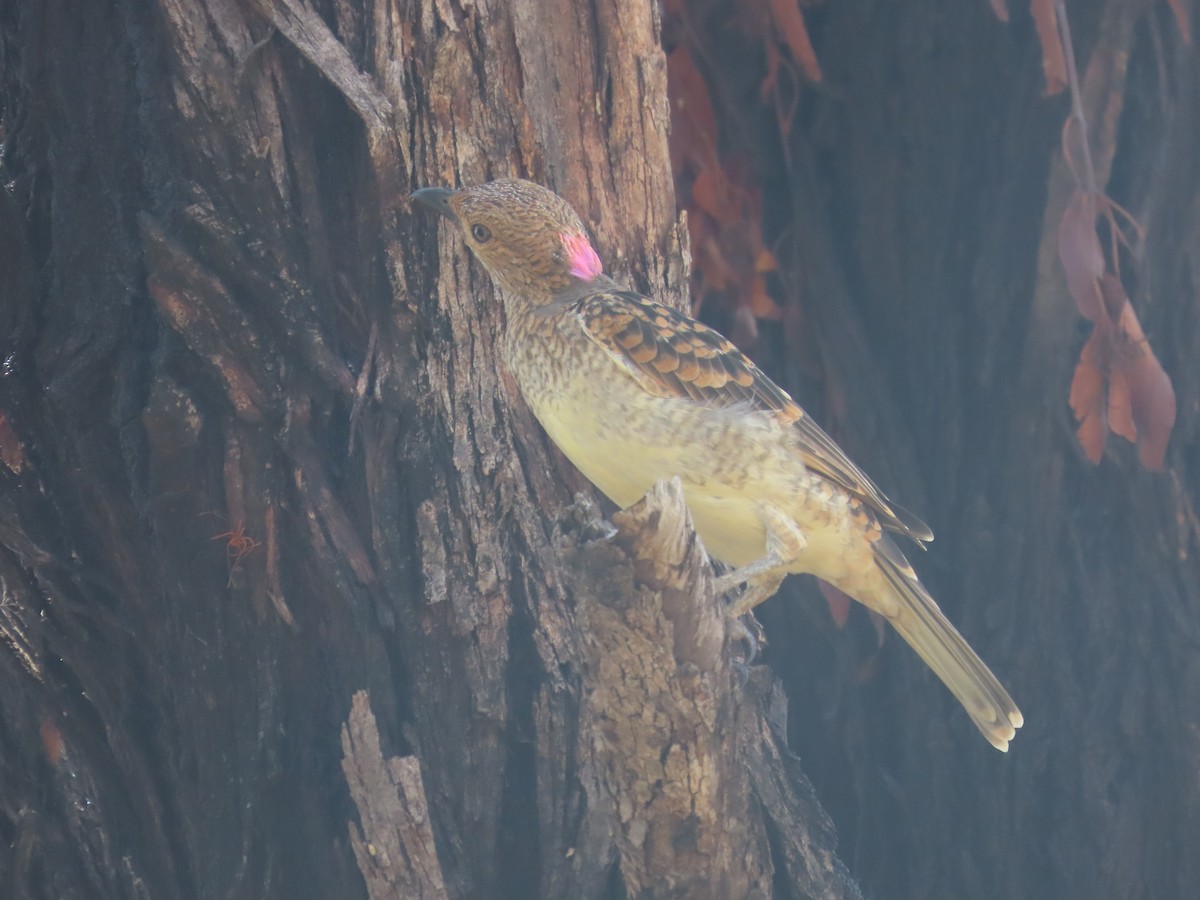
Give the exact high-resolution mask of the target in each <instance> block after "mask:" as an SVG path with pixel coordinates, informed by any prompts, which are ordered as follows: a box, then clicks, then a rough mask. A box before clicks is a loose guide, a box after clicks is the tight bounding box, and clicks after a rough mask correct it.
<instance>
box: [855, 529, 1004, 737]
mask: <svg viewBox="0 0 1200 900" xmlns="http://www.w3.org/2000/svg"><path fill="white" fill-rule="evenodd" d="M888 545H890V546H888ZM875 559H876V562H877V564H878V565H879V568H880V570H881V571H882V572H883V575H884V578H885V579H886V581H887V583H888V585H889V587H891V589H892V592H893V593H894V595H895V597H896V598H897V599H898V600H899V603H898V610H899V611H898V613H897V615H895V616H894V617H889V621H890V622H891V623H892V625H893V627H895V629H896V630H897V631H898V632H900V636H901V637H902V638H904V640H906V641H908V643H909V645H910V646H911V647H912V648H913V649H914V650H916V651H917V653H918V655H920V657H921V659H923V660H925V663H926V664H927V665H928V666H929V668H931V669H933V672H934V674H935V675H937V677H938V678H940V679H941V680H942V683H943V684H945V685H946V687H948V688H949V689H950V693H952V694H953V695H954V696H955V697H956V698H957V699H958V702H959V703H961V704H962V705H963V708H964V709H965V710H966V711H967V713H968V715H970V717H971V719H972V721H974V723H975V727H977V728H978V729H979V730H980V731H981V732H983V736H984V737H985V738H987V739H988V741H989V742H990V743H991V745H992V746H993V747H995V748H996V749H997V750H1001V751H1004V752H1008V742H1009V741H1011V740H1012V739H1013V738H1014V737H1015V736H1016V733H1017V729H1018V728H1020V727H1021V726H1022V725H1023V724H1024V723H1025V719H1024V717H1023V716H1022V715H1021V711H1020V710H1019V709H1017V705H1016V704H1015V703H1013V701H1012V698H1011V697H1010V696H1008V691H1006V690H1004V687H1003V686H1002V685H1001V684H1000V682H999V681H997V680H996V676H995V675H993V674H992V673H991V670H990V669H988V667H987V666H986V665H984V662H983V660H982V659H980V658H979V656H978V655H977V654H976V653H975V651H974V650H972V649H971V646H970V644H968V643H967V641H966V638H964V637H963V636H962V635H961V634H959V633H958V630H957V629H956V628H955V627H954V626H953V625H951V624H950V620H949V619H947V618H946V617H945V615H943V614H942V611H941V610H940V609H939V608H938V605H937V603H936V602H934V599H933V598H932V597H930V596H929V593H928V592H927V591H926V590H925V588H924V586H923V585H922V584H921V582H920V581H918V580H917V576H916V573H915V572H913V570H912V567H911V566H909V564H908V561H907V560H906V559H905V558H904V556H903V555H902V554H901V553H900V551H899V550H898V549H897V548H896V546H895V545H894V544H892V542H891V540H890V538H887V537H885V538H884V539H883V541H881V542H880V544H878V545H876V555H875ZM888 605H889V606H892V605H893V604H888Z"/></svg>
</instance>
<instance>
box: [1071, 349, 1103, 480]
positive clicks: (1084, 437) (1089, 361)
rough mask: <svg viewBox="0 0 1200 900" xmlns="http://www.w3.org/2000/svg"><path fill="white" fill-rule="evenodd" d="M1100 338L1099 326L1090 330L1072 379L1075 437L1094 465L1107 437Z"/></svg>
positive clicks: (1097, 461) (1072, 409)
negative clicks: (1077, 425) (1076, 425)
mask: <svg viewBox="0 0 1200 900" xmlns="http://www.w3.org/2000/svg"><path fill="white" fill-rule="evenodd" d="M1102 341H1103V338H1102V337H1101V336H1100V329H1098V328H1094V329H1092V336H1091V337H1090V338H1088V342H1087V343H1086V344H1084V345H1083V350H1082V352H1080V354H1079V362H1078V364H1077V365H1076V366H1075V375H1074V377H1073V378H1072V379H1071V393H1070V403H1071V411H1072V412H1073V413H1075V421H1077V422H1078V423H1079V430H1078V431H1077V432H1076V437H1077V438H1078V439H1079V445H1080V446H1081V447H1082V448H1083V453H1084V455H1085V456H1086V457H1087V458H1088V459H1089V460H1090V461H1091V462H1092V463H1093V464H1095V463H1099V462H1100V458H1101V457H1102V456H1103V455H1104V444H1105V441H1106V440H1107V437H1108V425H1107V422H1106V421H1105V402H1104V373H1103V372H1102V371H1101V366H1100V364H1099V357H1100V356H1102V355H1103V351H1102V350H1101V349H1100V348H1101V346H1102Z"/></svg>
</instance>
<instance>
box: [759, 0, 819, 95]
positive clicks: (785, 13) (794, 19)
mask: <svg viewBox="0 0 1200 900" xmlns="http://www.w3.org/2000/svg"><path fill="white" fill-rule="evenodd" d="M768 2H769V3H770V7H771V18H772V19H773V20H774V22H775V27H776V28H777V29H779V33H780V35H781V36H782V37H783V42H784V43H785V44H787V46H788V49H789V50H791V51H792V56H793V58H795V60H796V62H797V63H799V64H800V68H802V69H803V70H804V74H805V75H807V76H808V79H809V80H810V81H820V80H821V64H820V63H819V62H818V61H817V54H816V51H815V50H813V45H812V41H811V40H809V37H808V28H806V27H805V25H804V15H803V14H802V13H801V12H800V4H799V0H768Z"/></svg>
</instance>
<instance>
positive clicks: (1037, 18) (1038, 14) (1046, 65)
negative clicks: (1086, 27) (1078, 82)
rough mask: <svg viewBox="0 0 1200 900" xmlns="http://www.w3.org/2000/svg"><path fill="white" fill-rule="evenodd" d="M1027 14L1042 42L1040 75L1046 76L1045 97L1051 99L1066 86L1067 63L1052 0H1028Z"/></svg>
mask: <svg viewBox="0 0 1200 900" xmlns="http://www.w3.org/2000/svg"><path fill="white" fill-rule="evenodd" d="M1029 12H1030V13H1031V14H1032V15H1033V23H1034V25H1036V26H1037V33H1038V38H1040V39H1041V42H1042V73H1043V74H1044V75H1045V76H1046V96H1047V97H1051V96H1053V95H1054V94H1057V93H1058V92H1059V91H1061V90H1062V89H1063V88H1065V87H1066V86H1067V61H1066V58H1065V57H1064V56H1063V48H1062V40H1061V39H1060V38H1059V36H1058V20H1057V19H1055V18H1054V0H1029Z"/></svg>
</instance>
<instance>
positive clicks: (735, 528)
mask: <svg viewBox="0 0 1200 900" xmlns="http://www.w3.org/2000/svg"><path fill="white" fill-rule="evenodd" d="M413 199H414V200H416V201H418V202H420V203H423V204H425V205H426V206H429V207H432V208H434V209H436V210H437V211H438V212H441V213H442V214H444V215H445V216H447V217H448V218H449V219H450V220H451V221H452V222H453V223H454V224H455V225H456V226H457V228H458V230H459V231H460V232H461V234H462V236H463V239H464V240H465V241H466V243H467V246H469V247H470V248H471V250H472V252H474V254H475V255H476V256H477V257H478V258H479V260H480V261H481V262H482V263H483V264H484V266H485V267H486V268H487V270H488V272H489V273H490V274H491V276H492V279H493V280H494V281H495V283H496V286H497V287H498V288H499V291H500V296H501V298H502V300H503V303H504V308H505V313H506V315H507V319H508V327H507V331H506V335H505V341H504V348H503V350H504V358H505V361H506V363H507V364H508V366H509V368H510V369H511V370H512V372H513V375H514V376H515V377H516V380H517V383H518V384H519V385H520V387H521V391H522V393H523V395H524V396H525V399H526V401H527V402H528V403H529V405H530V407H531V409H532V410H533V412H534V415H536V416H537V418H538V421H540V422H541V423H542V425H543V426H544V427H545V429H546V431H547V432H548V433H549V435H550V437H551V439H552V440H553V441H554V442H555V444H557V445H558V447H559V449H561V450H562V451H563V453H564V454H566V456H567V457H568V458H569V459H570V460H571V461H572V462H573V463H574V464H575V465H576V466H577V467H578V468H579V469H580V471H582V472H583V474H584V475H586V476H587V477H588V479H590V480H591V481H592V483H593V484H595V485H596V486H597V487H599V488H600V490H602V491H603V492H604V493H605V494H607V495H608V497H609V498H611V499H612V500H613V501H614V502H615V503H617V504H618V505H620V506H622V507H624V506H629V505H630V504H632V503H634V502H636V501H637V500H638V499H639V498H640V497H641V496H642V495H643V494H644V493H645V492H646V491H647V490H649V489H650V487H651V486H652V485H653V484H654V483H655V482H656V481H657V480H659V479H661V478H671V477H674V476H678V477H679V478H680V480H681V482H682V484H683V489H684V495H685V497H686V499H687V503H688V508H689V510H690V511H691V513H692V518H693V520H694V521H695V524H696V530H697V532H699V534H700V536H701V538H702V539H703V541H704V544H705V547H706V548H707V549H708V551H709V552H710V553H711V554H712V555H713V556H714V557H715V558H716V559H719V560H721V561H722V562H725V563H727V564H729V565H731V566H736V567H740V568H738V569H736V570H735V572H734V573H733V574H732V575H730V576H725V578H724V579H723V583H725V584H731V585H732V584H739V583H742V582H746V583H747V588H746V591H745V593H744V594H743V596H742V597H741V598H740V599H739V600H738V601H737V602H736V603H735V604H734V606H733V610H732V612H733V614H735V615H740V614H741V613H743V612H745V611H746V610H748V609H750V608H751V607H753V606H754V605H755V604H757V603H760V602H762V601H763V600H766V599H767V598H768V597H770V596H771V595H772V594H773V593H774V592H775V591H776V590H777V589H778V586H779V583H780V582H781V581H782V579H783V577H784V576H785V575H786V574H788V573H790V572H809V573H812V574H814V575H817V576H818V577H820V578H822V579H824V580H825V581H827V582H829V583H830V584H832V585H834V586H836V587H837V588H839V589H840V590H842V591H844V592H845V593H847V594H849V595H850V596H851V597H854V598H855V599H856V600H858V601H859V602H861V603H863V604H864V605H865V606H867V607H868V608H869V609H872V610H874V611H875V612H877V613H879V614H880V615H882V616H884V617H885V618H887V619H888V621H890V622H891V623H892V625H893V626H894V627H895V628H896V630H897V631H898V632H899V633H900V635H901V636H902V637H903V638H904V639H905V640H906V641H908V643H909V644H910V645H911V646H912V647H913V649H915V650H916V651H917V653H918V654H920V656H921V658H922V659H924V660H925V662H926V663H927V664H928V665H929V667H930V668H931V669H933V671H934V672H935V673H936V674H937V676H938V677H939V678H940V679H941V680H942V681H943V682H944V683H945V684H946V686H947V687H948V688H949V689H950V691H951V692H952V693H953V694H954V696H955V697H956V698H958V700H959V702H960V703H962V705H963V707H964V708H965V709H966V710H967V712H968V713H969V714H970V716H971V718H972V720H973V721H974V722H975V724H976V726H977V727H978V728H979V730H980V731H981V732H982V733H983V735H984V736H985V737H986V738H987V739H988V740H989V741H990V742H991V743H992V745H993V746H995V747H997V748H998V749H1000V750H1007V749H1008V742H1009V741H1010V740H1011V739H1012V738H1013V737H1014V736H1015V734H1016V729H1017V728H1020V727H1021V725H1022V723H1023V719H1022V716H1021V713H1020V711H1019V710H1018V709H1017V707H1016V704H1014V703H1013V701H1012V699H1011V698H1010V697H1009V696H1008V694H1007V692H1006V691H1005V690H1004V688H1003V687H1002V686H1001V685H1000V683H999V682H998V681H997V680H996V678H995V676H994V675H992V673H991V672H990V671H989V670H988V668H987V666H986V665H984V663H983V662H982V660H980V659H979V657H978V656H977V655H976V654H975V652H974V651H973V650H972V649H971V648H970V646H969V645H968V644H967V642H966V640H964V639H963V637H962V635H960V634H959V633H958V632H957V631H956V630H955V628H954V626H953V625H951V624H950V622H949V621H948V620H947V619H946V617H945V616H944V615H943V614H942V612H941V610H940V609H939V608H938V606H937V604H936V603H935V602H934V601H933V598H931V597H930V596H929V594H928V593H927V592H926V591H925V588H924V587H923V586H922V585H921V583H920V581H919V580H918V579H917V576H916V574H915V573H914V572H913V570H912V568H911V567H910V566H909V564H908V561H907V560H906V559H905V558H904V555H903V554H902V553H901V552H900V549H899V547H898V546H897V545H896V543H895V542H894V541H893V540H892V538H891V535H890V534H889V532H891V533H898V534H903V535H905V536H907V537H909V538H912V539H913V540H916V541H918V542H921V541H927V540H930V539H932V537H933V535H932V533H931V532H930V531H929V529H928V528H927V527H926V526H925V525H924V523H922V522H921V521H920V520H919V519H917V518H916V517H915V516H913V515H912V514H910V513H908V512H905V511H904V510H903V509H901V508H900V507H898V506H896V505H895V504H894V503H892V502H891V501H890V500H888V499H887V497H885V496H884V494H883V492H882V491H880V490H879V488H877V487H876V486H875V485H874V484H873V483H872V481H871V479H870V478H868V477H867V476H866V475H865V474H864V473H863V472H862V470H861V469H859V468H858V466H856V465H855V464H854V463H853V462H851V461H850V459H849V458H848V457H847V456H846V455H845V453H843V452H842V451H841V449H840V448H839V447H838V446H837V445H836V444H835V443H834V442H833V441H832V440H831V439H830V438H829V436H828V435H826V434H825V432H824V431H822V430H821V429H820V427H819V426H818V425H817V424H816V423H815V422H813V421H812V419H811V418H809V416H808V415H807V414H806V413H805V412H804V411H803V410H802V409H801V408H800V407H799V406H797V405H796V403H795V402H794V401H793V400H792V398H791V397H789V396H788V395H787V393H786V392H785V391H784V390H783V389H781V388H780V387H779V386H778V385H776V384H775V383H774V382H772V381H771V380H770V379H769V378H767V376H766V375H764V374H763V373H762V372H761V371H759V369H758V368H757V367H756V366H755V365H754V363H752V362H751V361H750V360H749V359H747V358H746V356H745V355H744V354H742V353H741V352H740V351H739V350H738V349H737V348H736V347H734V346H733V345H732V344H731V343H729V341H727V340H726V339H725V338H723V337H722V336H721V335H719V334H718V333H717V332H715V331H713V330H712V329H711V328H708V327H707V326H705V325H703V324H701V323H700V322H697V321H695V320H694V319H691V318H689V317H688V316H686V315H684V314H682V313H680V312H677V311H675V310H673V309H671V308H669V307H667V306H664V305H662V304H660V303H656V302H655V301H653V300H651V299H649V298H648V297H644V296H642V295H640V294H635V293H631V292H629V291H623V290H621V289H619V288H618V287H617V285H616V284H615V283H613V281H612V280H611V279H609V278H608V277H606V276H605V275H604V274H602V271H601V264H600V259H599V257H598V256H597V255H596V253H595V251H594V250H593V249H592V247H591V244H590V243H589V242H588V239H587V234H586V232H585V230H584V228H583V223H582V222H580V220H579V217H578V216H576V214H575V212H574V210H572V209H571V207H570V205H569V204H567V202H566V201H565V200H563V199H562V198H561V197H558V196H557V195H555V194H554V193H552V192H550V191H548V190H546V189H545V188H543V187H540V186H538V185H536V184H532V183H530V182H527V181H516V180H508V181H494V182H490V183H488V184H482V185H478V186H476V187H470V188H464V189H462V190H459V191H450V190H444V189H441V188H425V189H423V190H420V191H417V192H416V193H415V194H413Z"/></svg>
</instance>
